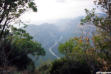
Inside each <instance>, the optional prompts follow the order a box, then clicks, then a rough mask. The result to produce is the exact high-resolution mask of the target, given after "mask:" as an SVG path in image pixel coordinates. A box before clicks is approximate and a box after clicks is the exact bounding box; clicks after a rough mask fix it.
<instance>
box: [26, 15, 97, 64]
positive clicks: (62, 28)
mask: <svg viewBox="0 0 111 74" xmlns="http://www.w3.org/2000/svg"><path fill="white" fill-rule="evenodd" d="M82 18H83V17H78V18H74V19H64V20H59V21H57V22H56V23H55V24H48V23H44V24H41V25H29V26H28V27H27V28H26V31H27V32H28V33H30V35H32V36H33V37H34V40H36V41H38V42H40V43H41V44H42V46H43V47H44V48H45V51H46V56H45V57H40V58H39V61H36V60H35V61H36V65H38V64H40V63H42V62H43V61H49V60H54V59H59V58H60V57H62V56H63V55H62V54H60V53H59V52H58V45H59V44H60V43H64V42H65V41H67V40H69V39H70V38H72V37H78V36H81V35H82V33H84V34H85V33H87V32H93V31H94V30H95V28H94V27H93V28H92V27H91V28H90V27H88V26H87V27H86V26H84V27H82V26H81V25H80V20H81V19H82ZM86 29H87V30H86ZM82 31H83V32H82ZM33 58H34V57H33Z"/></svg>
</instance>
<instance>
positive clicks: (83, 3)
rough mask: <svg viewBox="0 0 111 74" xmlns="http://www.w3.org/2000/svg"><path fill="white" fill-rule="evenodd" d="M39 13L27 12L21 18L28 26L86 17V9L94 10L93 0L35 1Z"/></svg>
mask: <svg viewBox="0 0 111 74" xmlns="http://www.w3.org/2000/svg"><path fill="white" fill-rule="evenodd" d="M35 3H36V5H37V8H38V12H37V13H34V12H31V11H28V12H26V13H25V14H23V15H22V16H21V18H23V22H25V23H27V24H35V25H39V24H43V23H54V22H55V21H58V20H62V19H72V18H75V17H78V16H83V15H85V12H84V9H85V8H87V9H92V8H94V7H95V6H94V4H93V0H35Z"/></svg>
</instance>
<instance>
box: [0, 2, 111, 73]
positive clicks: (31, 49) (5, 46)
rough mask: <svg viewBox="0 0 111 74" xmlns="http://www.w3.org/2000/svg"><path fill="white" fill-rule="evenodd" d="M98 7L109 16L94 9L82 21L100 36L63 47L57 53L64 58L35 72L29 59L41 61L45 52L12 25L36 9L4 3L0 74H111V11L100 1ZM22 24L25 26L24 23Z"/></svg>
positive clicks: (0, 21)
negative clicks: (108, 72) (100, 73)
mask: <svg viewBox="0 0 111 74" xmlns="http://www.w3.org/2000/svg"><path fill="white" fill-rule="evenodd" d="M95 4H97V5H102V7H103V8H104V9H106V10H107V12H108V13H107V15H108V16H106V17H99V16H98V15H97V14H96V13H95V9H92V10H91V11H89V10H87V9H85V11H86V14H87V16H86V17H85V18H84V19H82V20H81V25H82V26H84V25H87V24H89V23H90V24H91V25H93V26H96V29H97V32H96V33H94V34H93V36H92V37H89V36H88V34H87V35H86V36H80V37H74V38H71V39H69V40H67V41H66V42H64V43H62V44H60V45H59V47H58V50H59V52H60V53H61V54H63V55H64V57H61V58H60V59H57V60H55V61H53V62H49V63H46V64H43V65H41V66H40V67H39V68H37V69H35V66H34V62H33V61H32V60H31V59H30V58H29V57H28V56H29V55H30V54H31V55H33V56H37V59H38V57H39V56H44V55H45V51H44V48H43V47H42V45H41V44H40V43H38V42H35V41H34V40H33V37H32V36H30V35H29V33H27V32H26V31H25V30H24V29H23V28H16V27H14V24H13V23H14V22H16V21H18V18H19V17H20V15H21V14H23V13H24V12H25V11H26V10H27V9H30V8H31V9H32V10H33V11H37V8H36V5H35V4H34V2H33V1H31V0H1V1H0V73H1V74H8V73H11V74H12V73H13V74H16V73H22V72H24V73H25V74H28V73H31V74H39V73H40V74H95V73H96V72H97V71H111V15H110V13H111V11H110V10H111V9H110V6H109V7H107V6H108V5H107V4H108V1H107V0H98V2H96V1H95ZM19 23H22V22H21V20H19ZM22 24H23V23H22ZM25 27H26V26H24V28H25Z"/></svg>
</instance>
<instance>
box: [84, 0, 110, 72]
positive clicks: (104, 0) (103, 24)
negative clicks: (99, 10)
mask: <svg viewBox="0 0 111 74" xmlns="http://www.w3.org/2000/svg"><path fill="white" fill-rule="evenodd" d="M98 2H99V3H98V4H99V5H102V7H103V8H104V9H106V10H107V13H108V14H107V16H104V17H100V16H98V15H97V14H96V13H95V9H92V10H91V11H89V10H87V9H85V11H86V14H87V16H86V17H85V18H84V19H82V24H83V25H85V24H86V23H91V24H92V25H94V26H96V28H97V33H96V34H95V35H94V36H93V39H92V40H93V44H94V48H95V50H96V53H97V54H98V56H99V62H100V61H102V63H103V64H104V67H103V69H102V71H110V70H111V48H110V46H111V15H110V13H111V11H110V10H111V8H110V6H111V4H110V2H109V1H108V0H99V1H98ZM97 51H98V52H97ZM100 54H103V55H100Z"/></svg>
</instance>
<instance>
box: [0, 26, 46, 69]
mask: <svg viewBox="0 0 111 74" xmlns="http://www.w3.org/2000/svg"><path fill="white" fill-rule="evenodd" d="M11 31H12V32H11V34H10V35H9V36H7V38H5V40H4V41H3V43H2V45H1V46H0V49H4V50H3V52H1V54H2V55H1V56H0V59H1V60H0V66H1V67H3V66H5V67H7V66H14V67H16V68H17V69H18V70H24V69H27V68H28V66H30V65H32V67H34V64H33V62H32V60H31V59H30V58H29V57H28V54H32V55H34V56H35V55H37V56H40V55H42V56H44V55H45V51H44V49H43V48H42V46H41V44H39V43H38V42H35V41H33V40H32V39H33V38H32V37H31V36H30V35H29V34H28V33H26V31H25V30H23V29H17V28H14V27H12V30H11ZM4 47H5V48H4ZM1 51H2V50H1ZM2 59H3V60H2Z"/></svg>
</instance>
